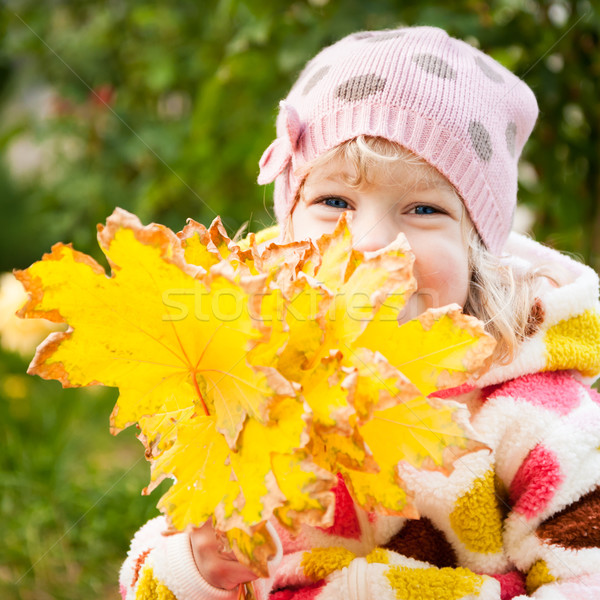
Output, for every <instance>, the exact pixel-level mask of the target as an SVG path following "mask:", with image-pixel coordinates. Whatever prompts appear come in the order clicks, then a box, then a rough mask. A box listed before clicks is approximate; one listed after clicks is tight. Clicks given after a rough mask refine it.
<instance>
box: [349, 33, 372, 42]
mask: <svg viewBox="0 0 600 600" xmlns="http://www.w3.org/2000/svg"><path fill="white" fill-rule="evenodd" d="M373 36H374V33H373V32H372V31H359V32H358V33H353V34H352V35H351V36H350V37H352V38H353V39H355V40H366V39H367V38H371V37H373Z"/></svg>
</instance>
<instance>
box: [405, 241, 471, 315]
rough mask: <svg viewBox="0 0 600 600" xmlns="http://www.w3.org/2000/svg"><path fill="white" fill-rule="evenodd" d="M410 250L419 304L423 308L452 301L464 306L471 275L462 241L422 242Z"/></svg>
mask: <svg viewBox="0 0 600 600" xmlns="http://www.w3.org/2000/svg"><path fill="white" fill-rule="evenodd" d="M413 250H414V252H415V257H416V258H415V277H416V279H417V287H418V291H417V295H418V296H419V298H418V303H419V305H420V306H421V307H422V308H423V310H424V309H426V308H431V307H439V306H444V305H446V304H452V303H456V304H459V305H460V306H464V305H465V303H466V301H467V295H468V292H469V279H470V276H469V263H468V254H467V249H466V248H465V247H464V246H463V244H462V243H460V244H425V245H421V246H420V247H417V248H415V247H414V246H413Z"/></svg>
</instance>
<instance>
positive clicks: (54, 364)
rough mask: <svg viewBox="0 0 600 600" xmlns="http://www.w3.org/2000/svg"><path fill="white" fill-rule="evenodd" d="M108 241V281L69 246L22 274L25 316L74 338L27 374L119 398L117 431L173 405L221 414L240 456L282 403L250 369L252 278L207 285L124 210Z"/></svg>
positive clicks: (41, 355) (165, 233) (161, 231)
mask: <svg viewBox="0 0 600 600" xmlns="http://www.w3.org/2000/svg"><path fill="white" fill-rule="evenodd" d="M99 239H100V243H101V246H102V249H103V251H104V253H105V254H106V256H107V258H108V260H109V262H110V264H111V266H112V276H111V277H106V275H105V274H104V271H103V269H102V268H101V267H100V266H99V265H97V263H95V262H94V261H92V259H90V258H89V257H87V256H86V255H82V254H81V253H78V252H76V251H74V250H73V249H72V248H70V247H68V246H64V245H57V246H55V247H54V249H53V252H52V254H50V255H46V256H45V257H44V259H43V260H42V261H40V262H37V263H35V264H34V265H32V266H31V267H30V268H29V269H27V270H26V271H24V272H21V273H20V277H21V278H22V280H23V281H24V283H25V284H26V286H27V288H28V291H29V292H30V294H31V296H32V298H31V300H30V301H29V303H28V304H27V305H26V306H25V307H24V309H23V311H22V314H23V315H25V316H42V315H44V316H46V318H52V319H53V320H63V321H66V322H67V323H68V324H69V326H70V328H69V330H68V331H67V332H66V333H63V334H58V335H55V336H54V337H51V338H49V340H48V341H47V342H46V343H45V344H44V345H42V346H41V347H40V348H39V349H38V352H37V354H36V357H35V359H34V361H33V363H32V365H31V367H30V372H33V373H37V374H39V375H41V376H43V377H46V378H53V379H58V380H59V381H61V382H62V383H63V385H65V386H84V385H91V384H95V383H101V384H103V385H109V386H115V387H119V388H120V397H119V401H118V405H117V408H116V410H115V411H114V412H113V427H114V428H115V429H120V428H123V427H125V426H127V425H129V424H131V423H133V422H135V421H137V420H139V419H140V418H141V417H142V416H144V415H152V414H154V413H156V412H161V411H162V410H163V407H164V403H165V399H168V401H169V402H170V403H171V404H172V405H173V404H174V405H175V409H176V410H182V409H185V408H188V407H190V406H196V407H197V408H198V410H199V411H200V412H203V411H206V410H208V411H214V413H215V414H216V417H217V426H218V428H219V430H220V431H222V432H223V434H224V435H225V436H226V438H227V441H228V443H229V444H230V445H234V444H235V442H236V439H237V436H238V435H239V432H240V431H241V428H242V427H243V423H244V420H245V418H246V415H248V414H251V415H252V416H253V417H254V418H257V419H261V418H264V414H265V410H266V406H267V404H268V402H269V401H270V398H271V396H273V395H274V394H275V395H276V394H278V393H279V392H278V391H277V392H274V391H273V390H272V389H271V388H270V383H271V382H272V381H273V379H274V378H273V377H271V378H269V377H267V376H266V375H265V373H264V372H260V371H256V370H254V369H253V368H252V367H251V366H250V365H249V364H248V363H247V362H246V354H247V352H248V350H250V348H251V347H252V345H253V344H254V343H255V342H256V341H257V340H258V339H260V338H261V337H262V335H263V331H262V326H263V324H262V323H261V322H259V321H257V320H256V319H255V318H254V317H253V314H251V313H253V312H254V310H250V306H251V305H252V303H253V302H254V300H255V294H254V287H253V286H252V278H250V279H248V278H246V279H245V280H244V282H241V283H237V282H235V281H229V280H228V279H226V278H225V277H222V276H220V275H218V274H217V275H212V274H210V273H209V274H202V273H200V272H199V270H198V267H197V266H193V265H189V264H188V263H187V262H186V261H185V260H184V251H183V249H182V246H181V242H180V240H179V238H177V236H176V235H175V234H174V233H172V232H171V231H170V230H169V229H167V228H165V227H162V226H159V225H149V226H147V227H142V225H141V224H140V223H139V221H138V220H137V218H135V217H134V216H133V215H130V214H129V213H126V212H125V211H121V210H119V209H117V210H116V211H115V213H114V214H113V216H111V217H110V218H109V219H108V221H107V225H106V227H102V228H100V233H99ZM259 279H261V280H263V279H264V278H263V277H262V276H260V277H259ZM248 290H250V291H248ZM265 366H266V365H265ZM279 384H280V385H283V384H284V383H283V378H280V381H279ZM288 391H290V390H288ZM292 393H293V392H292Z"/></svg>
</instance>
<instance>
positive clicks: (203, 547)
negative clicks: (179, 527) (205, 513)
mask: <svg viewBox="0 0 600 600" xmlns="http://www.w3.org/2000/svg"><path fill="white" fill-rule="evenodd" d="M190 542H191V544H192V552H193V555H194V561H195V563H196V567H197V568H198V571H199V572H200V575H202V577H203V578H204V581H206V583H208V584H210V585H212V586H213V587H216V588H221V589H224V590H232V589H233V588H235V587H237V586H238V585H239V584H240V583H246V582H248V581H252V580H254V579H256V578H257V575H256V573H254V571H252V570H251V569H249V568H248V567H246V566H244V565H242V564H241V563H240V562H238V560H237V559H236V558H235V556H234V555H233V552H223V551H222V544H221V543H220V542H219V540H218V539H217V536H216V533H215V530H214V529H213V526H212V523H211V522H210V520H209V521H207V522H206V523H204V525H202V527H194V529H192V531H191V532H190Z"/></svg>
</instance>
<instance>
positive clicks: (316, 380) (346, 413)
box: [17, 209, 494, 574]
mask: <svg viewBox="0 0 600 600" xmlns="http://www.w3.org/2000/svg"><path fill="white" fill-rule="evenodd" d="M98 229H99V233H98V239H99V243H100V247H101V249H102V251H103V252H104V254H105V255H106V257H107V259H108V262H109V264H110V267H111V270H112V273H111V275H110V277H107V275H106V273H105V271H104V269H103V268H102V267H101V266H100V265H99V264H98V263H97V262H96V261H94V260H93V259H92V258H91V257H90V256H87V255H85V254H82V253H80V252H77V251H76V250H74V249H73V248H72V247H71V246H69V245H64V244H56V245H55V246H54V247H53V248H52V251H51V253H50V254H47V255H45V256H44V257H43V259H42V260H41V261H39V262H37V263H34V264H33V265H32V266H31V267H29V268H28V269H26V270H24V271H21V272H18V273H17V277H18V278H19V279H20V280H21V282H22V283H23V284H24V286H25V288H26V289H27V291H28V293H29V296H30V299H29V301H28V303H27V304H26V305H25V306H24V308H23V309H22V311H21V316H24V317H43V318H46V319H49V320H52V321H56V322H63V323H67V324H68V329H67V331H65V332H57V333H53V334H51V335H50V336H49V337H48V338H47V340H46V341H45V342H44V343H43V344H42V345H40V347H39V348H38V351H37V353H36V356H35V358H34V360H33V362H32V363H31V366H30V370H29V371H30V372H31V373H36V374H38V375H40V376H42V377H44V378H48V379H57V380H59V381H60V382H62V384H63V386H88V385H97V384H101V385H106V386H114V387H118V388H119V392H120V394H119V399H118V401H117V404H116V406H115V408H114V411H113V414H112V416H111V426H112V430H113V432H118V431H120V430H121V429H123V428H125V427H127V426H129V425H131V424H137V425H138V427H139V429H140V439H141V440H142V442H143V443H144V446H145V449H146V456H147V458H148V459H149V460H150V463H151V484H150V486H149V488H147V490H146V491H147V492H149V491H151V489H153V488H154V487H156V485H158V483H159V482H160V481H162V480H163V479H164V478H165V477H169V478H172V479H173V480H174V482H173V484H172V486H171V487H170V488H169V489H168V491H167V492H166V493H165V494H164V495H163V497H162V498H161V499H160V501H159V507H160V508H161V510H162V511H163V512H165V513H166V514H167V515H168V516H169V518H170V519H171V521H172V523H173V525H174V526H175V527H176V528H178V529H183V528H185V527H186V526H188V525H190V524H193V525H200V524H202V523H203V522H204V521H206V520H207V519H209V518H213V520H214V524H215V527H216V528H217V529H218V530H219V531H221V532H224V534H225V535H226V537H227V540H228V542H229V544H230V545H231V547H232V548H233V549H234V551H235V552H236V555H237V556H238V558H240V559H241V560H243V561H245V562H247V563H248V564H251V565H252V566H253V567H254V568H255V570H256V571H257V572H259V573H263V574H264V573H265V572H266V562H267V559H268V558H269V556H271V555H272V554H273V551H274V547H275V546H274V541H273V540H272V539H271V537H270V534H269V532H268V530H267V528H266V525H265V523H266V521H267V520H268V519H271V518H273V517H275V518H277V519H278V520H279V521H280V522H281V523H282V524H283V525H284V526H286V527H288V528H290V529H291V530H294V529H297V528H298V527H299V526H300V525H301V524H302V523H308V524H311V525H317V526H324V527H326V526H328V525H330V524H331V519H332V515H333V502H334V496H333V493H332V491H331V489H332V487H333V486H334V485H335V484H336V482H337V476H338V474H341V476H342V477H343V478H344V481H345V483H346V485H347V486H348V488H349V490H350V492H351V494H352V496H353V498H354V499H355V501H356V502H358V503H359V504H360V505H362V506H363V507H364V508H365V509H367V510H376V511H380V512H385V513H390V514H405V515H409V516H410V515H411V514H414V509H413V507H412V505H411V498H410V496H409V495H408V494H407V492H406V491H405V490H404V489H403V486H402V481H401V479H400V477H399V475H398V471H397V464H398V463H399V462H400V461H405V462H407V463H409V464H410V465H412V466H414V467H415V468H428V469H431V468H434V469H449V468H450V467H451V464H452V461H453V459H454V458H455V457H456V456H458V455H460V454H463V453H464V452H465V451H468V448H469V444H470V440H469V439H468V438H469V436H468V435H467V434H466V431H467V428H468V426H467V424H466V423H467V416H466V415H465V414H464V412H463V411H462V410H461V409H460V408H459V407H457V406H455V405H453V404H451V403H443V402H441V401H436V400H434V399H431V398H427V396H428V395H429V394H431V393H432V392H435V391H436V390H439V389H441V388H449V387H453V386H456V385H459V384H461V383H463V382H464V381H466V380H467V379H468V378H469V377H471V376H472V375H474V374H477V373H478V372H479V371H481V370H482V369H483V368H484V367H485V364H486V360H487V359H488V357H489V355H490V354H491V351H492V350H493V347H494V341H493V340H492V339H491V338H490V337H489V336H487V335H486V334H485V333H484V331H483V327H482V325H481V323H480V322H478V321H477V320H475V319H474V318H472V317H468V316H465V315H463V314H462V312H461V311H460V309H459V308H458V307H457V306H449V307H444V308H440V309H431V310H428V311H426V312H425V313H424V314H422V315H421V316H419V317H418V318H417V319H413V320H409V321H407V322H405V323H402V324H399V315H400V314H401V311H402V309H403V307H404V306H405V305H406V301H407V299H408V297H409V296H410V295H411V294H412V293H414V291H415V281H414V278H413V276H412V264H413V258H412V255H411V253H410V249H409V248H408V246H407V244H406V242H405V241H404V240H403V239H402V238H401V237H399V238H398V240H397V241H396V242H394V243H393V244H391V245H390V246H388V247H387V248H385V249H384V250H383V251H381V252H377V253H374V254H372V255H369V256H365V255H364V254H363V253H361V252H358V251H356V250H355V249H353V248H352V237H351V234H350V231H349V229H348V227H347V223H346V220H345V218H342V219H341V220H340V222H339V223H338V225H337V227H336V229H335V231H334V232H333V233H332V234H331V235H325V236H323V237H321V238H320V239H318V240H317V241H316V242H314V243H313V242H309V241H302V242H292V243H289V244H276V243H262V244H259V243H258V240H257V238H256V237H255V236H254V235H253V234H250V235H249V236H248V238H246V239H245V240H244V241H243V242H242V243H234V242H232V240H230V239H229V238H228V237H227V234H226V233H225V231H224V229H223V227H222V225H221V222H220V220H219V219H216V220H215V221H214V222H213V224H212V225H211V226H210V228H208V229H207V228H205V227H204V226H202V225H200V224H199V223H196V222H193V221H190V222H188V224H187V226H186V227H185V228H184V229H183V231H181V232H179V233H178V234H175V233H173V232H172V231H171V230H170V229H168V228H166V227H164V226H162V225H157V224H151V225H148V226H142V224H141V223H140V221H139V220H138V219H137V217H135V216H134V215H131V214H129V213H127V212H125V211H123V210H120V209H117V210H115V212H114V213H113V215H112V216H111V217H109V219H108V220H107V223H106V225H105V226H101V225H100V226H99V227H98ZM401 321H402V320H400V322H401Z"/></svg>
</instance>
